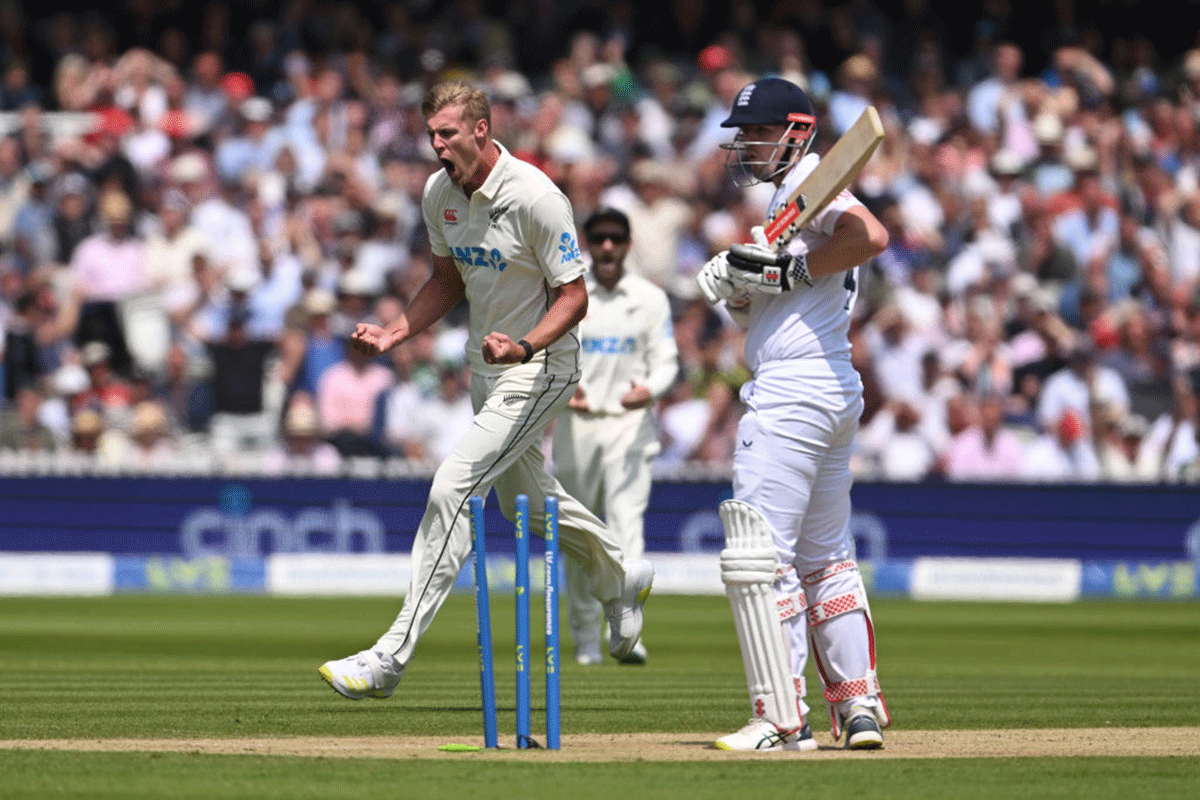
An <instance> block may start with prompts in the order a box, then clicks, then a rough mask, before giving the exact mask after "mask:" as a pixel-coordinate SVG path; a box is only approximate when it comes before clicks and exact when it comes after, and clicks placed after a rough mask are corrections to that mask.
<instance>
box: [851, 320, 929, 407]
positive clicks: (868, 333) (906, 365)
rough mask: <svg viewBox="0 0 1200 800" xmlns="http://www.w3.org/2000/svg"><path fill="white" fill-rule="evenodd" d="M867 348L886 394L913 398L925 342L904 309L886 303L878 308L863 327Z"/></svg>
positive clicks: (874, 376) (875, 372)
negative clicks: (914, 329)
mask: <svg viewBox="0 0 1200 800" xmlns="http://www.w3.org/2000/svg"><path fill="white" fill-rule="evenodd" d="M861 341H862V343H863V345H864V347H865V349H866V351H867V354H868V356H869V359H870V364H871V367H872V370H873V372H874V375H873V378H874V380H875V382H876V383H877V384H878V385H879V386H884V387H887V391H888V394H889V396H891V397H902V398H913V397H917V396H919V395H920V394H921V388H920V382H921V367H920V365H921V358H922V356H924V354H925V351H926V350H927V349H928V347H929V343H928V342H926V341H923V340H922V339H921V337H919V336H918V335H916V334H915V333H914V332H913V330H912V326H911V325H909V322H908V319H907V318H906V317H905V315H904V313H903V312H902V311H901V310H900V308H899V307H898V306H896V305H895V304H891V303H889V304H888V305H885V306H884V307H883V308H881V309H879V310H878V311H877V312H876V313H875V315H874V316H873V317H872V318H871V320H870V321H869V322H868V323H867V324H866V326H865V327H864V329H863V335H862V340H861Z"/></svg>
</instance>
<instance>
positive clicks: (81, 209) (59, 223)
mask: <svg viewBox="0 0 1200 800" xmlns="http://www.w3.org/2000/svg"><path fill="white" fill-rule="evenodd" d="M89 192H90V184H89V183H88V180H87V178H85V177H84V176H83V175H81V174H79V173H78V172H66V173H64V174H62V175H61V176H59V178H58V180H57V181H55V184H54V189H53V193H52V196H53V199H54V217H53V223H52V224H53V225H54V242H55V248H54V260H55V261H56V262H57V263H59V264H69V263H70V262H71V260H72V259H73V258H74V257H75V248H77V247H78V246H79V244H80V243H81V242H82V241H83V240H84V239H86V238H87V237H89V236H91V235H92V217H91V214H90V209H89V203H90V199H89Z"/></svg>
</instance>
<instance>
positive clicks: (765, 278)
mask: <svg viewBox="0 0 1200 800" xmlns="http://www.w3.org/2000/svg"><path fill="white" fill-rule="evenodd" d="M750 236H751V238H753V239H754V243H753V244H735V245H733V246H731V247H730V248H729V255H728V257H727V258H726V262H727V265H728V270H729V279H730V280H731V281H732V282H733V284H734V286H736V287H738V288H741V289H745V290H747V291H751V292H760V293H763V294H779V293H781V292H787V291H790V290H791V289H793V288H794V287H796V286H798V285H799V284H801V283H803V284H805V285H806V286H812V276H811V275H810V274H809V272H808V255H807V250H802V251H801V252H799V253H788V252H784V251H776V250H775V249H774V248H773V247H771V246H770V245H769V244H768V243H767V237H766V234H765V233H764V232H763V229H762V227H761V226H757V225H756V226H755V227H754V228H752V229H751V230H750ZM801 244H802V243H796V244H793V245H792V246H793V247H797V246H800V245H801Z"/></svg>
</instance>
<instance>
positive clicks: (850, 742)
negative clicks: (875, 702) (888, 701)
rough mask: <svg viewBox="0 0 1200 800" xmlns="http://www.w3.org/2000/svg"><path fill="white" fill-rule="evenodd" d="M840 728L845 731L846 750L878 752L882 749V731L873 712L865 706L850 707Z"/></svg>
mask: <svg viewBox="0 0 1200 800" xmlns="http://www.w3.org/2000/svg"><path fill="white" fill-rule="evenodd" d="M842 728H843V729H845V731H846V743H845V745H843V746H844V747H845V748H846V749H847V750H878V749H879V748H880V747H883V730H882V729H880V727H879V720H877V719H875V712H873V711H872V710H871V709H869V708H867V707H866V706H851V707H850V710H849V711H848V712H846V718H845V721H843V723H842Z"/></svg>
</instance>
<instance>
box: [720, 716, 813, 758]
mask: <svg viewBox="0 0 1200 800" xmlns="http://www.w3.org/2000/svg"><path fill="white" fill-rule="evenodd" d="M713 746H714V747H716V748H717V749H718V750H739V751H743V752H754V751H760V752H770V751H774V750H816V749H817V740H816V739H814V738H813V733H812V728H810V727H809V726H808V723H807V722H806V723H804V727H803V728H801V729H800V730H798V731H781V730H779V728H777V727H775V723H773V722H769V721H767V720H765V719H763V718H762V717H754V718H753V719H751V720H750V722H749V724H747V725H746V727H744V728H742V729H741V730H740V731H737V732H736V733H731V734H729V735H728V736H722V737H721V738H720V739H717V741H716V742H714V743H713Z"/></svg>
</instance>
